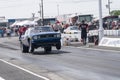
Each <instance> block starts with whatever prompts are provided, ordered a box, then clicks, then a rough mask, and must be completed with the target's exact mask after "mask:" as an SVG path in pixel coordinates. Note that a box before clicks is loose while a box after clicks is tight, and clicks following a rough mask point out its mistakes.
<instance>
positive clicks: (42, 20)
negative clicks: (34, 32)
mask: <svg viewBox="0 0 120 80" xmlns="http://www.w3.org/2000/svg"><path fill="white" fill-rule="evenodd" d="M41 11H42V19H41V22H42V26H44V10H43V0H41Z"/></svg>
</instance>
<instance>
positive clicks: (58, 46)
mask: <svg viewBox="0 0 120 80" xmlns="http://www.w3.org/2000/svg"><path fill="white" fill-rule="evenodd" d="M56 49H57V50H60V49H61V42H59V43H57V44H56Z"/></svg>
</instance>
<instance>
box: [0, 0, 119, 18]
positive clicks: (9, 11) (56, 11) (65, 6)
mask: <svg viewBox="0 0 120 80" xmlns="http://www.w3.org/2000/svg"><path fill="white" fill-rule="evenodd" d="M98 1H99V0H43V3H44V5H43V7H44V16H45V17H55V16H57V15H63V14H75V13H77V14H93V15H94V17H98V16H99V5H98ZM110 1H111V11H112V10H120V5H119V3H120V0H110ZM40 2H41V0H0V17H2V16H5V18H7V19H10V18H30V17H32V13H35V16H36V17H39V16H40V14H39V13H38V11H39V10H40V8H39V4H40ZM106 4H108V0H102V12H103V16H106V15H108V9H107V8H106Z"/></svg>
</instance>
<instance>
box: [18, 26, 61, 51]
mask: <svg viewBox="0 0 120 80" xmlns="http://www.w3.org/2000/svg"><path fill="white" fill-rule="evenodd" d="M20 45H21V51H22V52H23V53H26V52H30V53H32V52H34V50H35V49H37V48H39V47H42V48H44V50H45V51H46V52H49V51H51V50H52V46H55V47H56V49H57V50H59V49H61V34H60V33H59V32H54V31H53V29H52V28H51V27H48V26H37V27H32V28H28V29H27V30H26V32H25V34H24V35H22V36H21V38H20Z"/></svg>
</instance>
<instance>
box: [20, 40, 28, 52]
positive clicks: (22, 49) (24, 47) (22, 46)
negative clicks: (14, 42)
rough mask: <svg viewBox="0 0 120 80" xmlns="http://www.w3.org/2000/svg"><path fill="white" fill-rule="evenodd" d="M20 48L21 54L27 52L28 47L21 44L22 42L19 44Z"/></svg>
mask: <svg viewBox="0 0 120 80" xmlns="http://www.w3.org/2000/svg"><path fill="white" fill-rule="evenodd" d="M20 47H21V51H22V53H27V52H28V47H27V46H25V45H24V44H22V42H21V43H20Z"/></svg>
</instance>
